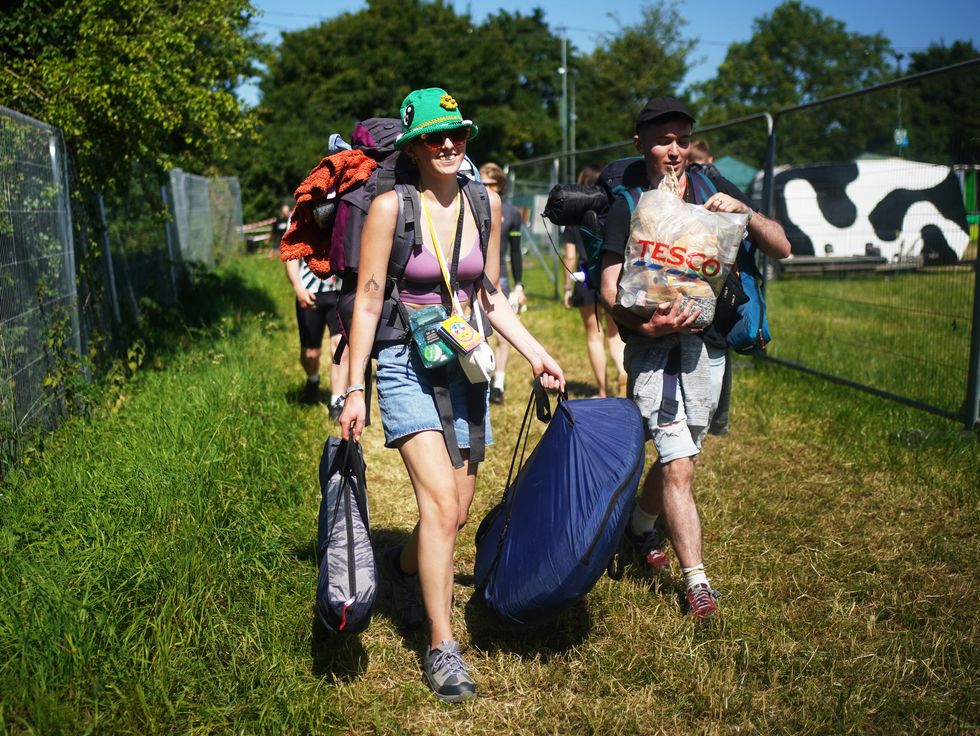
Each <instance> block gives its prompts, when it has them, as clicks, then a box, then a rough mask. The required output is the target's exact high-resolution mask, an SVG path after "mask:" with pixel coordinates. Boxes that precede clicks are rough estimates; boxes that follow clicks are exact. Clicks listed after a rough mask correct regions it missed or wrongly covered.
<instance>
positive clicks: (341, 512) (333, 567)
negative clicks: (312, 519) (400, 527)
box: [314, 437, 378, 634]
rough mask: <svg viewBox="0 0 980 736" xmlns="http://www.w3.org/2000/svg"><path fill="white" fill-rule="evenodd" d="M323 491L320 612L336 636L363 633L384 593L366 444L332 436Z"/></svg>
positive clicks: (324, 467)
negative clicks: (380, 585)
mask: <svg viewBox="0 0 980 736" xmlns="http://www.w3.org/2000/svg"><path fill="white" fill-rule="evenodd" d="M320 490H321V492H322V493H323V498H322V499H321V501H320V518H319V521H318V523H317V535H316V536H317V543H316V548H317V559H318V560H319V572H318V574H317V581H316V605H315V606H314V609H315V611H316V615H317V617H318V618H319V619H320V621H321V623H323V625H324V626H325V627H326V628H327V629H328V630H330V631H332V632H333V633H336V634H359V633H360V632H362V631H364V630H365V629H366V628H367V627H368V624H369V623H371V614H372V613H373V612H374V599H375V597H376V596H377V592H378V570H377V567H376V565H375V563H374V549H373V548H372V545H371V524H370V520H369V517H368V503H367V484H366V483H365V480H364V456H363V454H362V453H361V446H360V445H358V444H356V443H354V442H345V441H344V440H341V439H339V438H338V437H328V438H327V442H326V444H325V445H324V446H323V455H322V457H321V458H320Z"/></svg>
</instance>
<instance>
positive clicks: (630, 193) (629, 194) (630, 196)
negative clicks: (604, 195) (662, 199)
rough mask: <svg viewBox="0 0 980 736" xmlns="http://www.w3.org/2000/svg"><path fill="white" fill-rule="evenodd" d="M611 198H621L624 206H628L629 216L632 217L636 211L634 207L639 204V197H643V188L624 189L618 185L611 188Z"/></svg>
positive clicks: (624, 187)
mask: <svg viewBox="0 0 980 736" xmlns="http://www.w3.org/2000/svg"><path fill="white" fill-rule="evenodd" d="M612 192H613V196H622V197H623V198H624V199H625V200H626V204H628V205H629V208H630V214H631V215H632V214H633V212H634V211H636V205H637V204H639V202H640V197H642V196H643V187H626V186H623V185H622V184H619V185H617V186H615V187H613V190H612Z"/></svg>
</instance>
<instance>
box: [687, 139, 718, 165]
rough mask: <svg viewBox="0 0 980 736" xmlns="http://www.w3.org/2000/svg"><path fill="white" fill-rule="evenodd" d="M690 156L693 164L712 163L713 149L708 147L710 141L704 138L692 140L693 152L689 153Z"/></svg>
mask: <svg viewBox="0 0 980 736" xmlns="http://www.w3.org/2000/svg"><path fill="white" fill-rule="evenodd" d="M688 158H689V160H690V161H691V163H692V164H710V163H711V162H712V160H713V157H712V155H711V149H710V148H708V142H707V141H706V140H704V139H703V138H697V139H696V140H693V141H691V152H690V153H689V154H688Z"/></svg>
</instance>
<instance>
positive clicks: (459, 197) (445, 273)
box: [419, 190, 463, 314]
mask: <svg viewBox="0 0 980 736" xmlns="http://www.w3.org/2000/svg"><path fill="white" fill-rule="evenodd" d="M419 195H420V196H419V198H420V199H421V200H422V212H424V213H425V220H426V222H428V223H429V235H430V236H431V238H432V247H433V249H434V250H435V252H436V258H437V259H438V261H439V269H440V270H441V271H442V278H443V279H444V280H445V282H446V288H447V289H449V295H450V298H451V299H452V304H453V308H454V309H455V310H456V312H457V313H458V314H462V313H463V308H462V307H461V306H460V304H459V298H458V297H457V296H456V290H455V289H454V288H453V280H452V277H451V276H450V275H449V269H448V268H446V258H445V256H444V255H443V253H442V246H441V245H440V244H439V236H438V235H436V228H435V226H434V225H433V224H432V217H431V216H430V215H429V207H428V205H426V203H425V192H420V193H419ZM462 203H463V192H462V190H458V191H457V192H456V237H455V242H454V244H453V260H454V261H455V258H456V249H457V248H459V244H460V241H461V232H462V229H463V217H462V215H463V204H462Z"/></svg>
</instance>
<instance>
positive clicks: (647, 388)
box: [600, 97, 790, 622]
mask: <svg viewBox="0 0 980 736" xmlns="http://www.w3.org/2000/svg"><path fill="white" fill-rule="evenodd" d="M694 122H695V119H694V115H693V114H692V113H691V111H690V110H689V109H688V108H687V107H686V106H685V105H684V104H683V103H682V102H680V100H677V99H675V98H673V97H656V98H653V99H651V100H649V101H648V102H647V103H646V106H645V107H644V108H643V110H642V111H641V112H640V115H639V117H638V118H637V121H636V132H635V135H634V136H633V141H634V145H635V146H636V149H637V150H638V151H639V152H640V153H641V154H642V155H643V159H644V164H645V167H646V175H647V179H648V181H647V188H649V189H653V188H656V187H657V186H658V185H659V184H660V182H661V181H662V180H663V178H664V177H665V176H666V175H667V174H668V172H669V171H670V170H673V172H674V174H676V176H677V178H678V180H679V184H680V187H681V191H682V196H683V198H684V200H685V201H687V202H690V203H693V204H702V205H704V207H705V208H706V209H708V210H711V211H713V212H731V213H742V214H746V213H750V214H749V221H748V225H747V231H748V239H749V241H751V242H752V243H753V244H754V245H755V246H757V247H759V248H760V249H761V250H762V251H763V253H765V254H766V255H767V256H770V257H772V258H785V257H787V256H788V255H789V252H790V244H789V241H788V240H787V239H786V235H785V233H784V232H783V228H782V226H781V225H779V223H777V222H775V221H773V220H770V219H769V218H768V217H765V216H764V215H762V214H761V213H759V212H758V211H755V210H754V208H753V207H752V205H751V202H750V201H749V199H748V198H747V197H746V196H745V195H744V194H743V193H742V192H740V191H739V190H738V188H737V187H735V185H733V184H732V183H731V182H729V181H728V180H726V179H724V178H723V177H720V176H718V177H716V178H713V179H712V180H711V181H710V186H708V180H707V179H705V178H703V177H702V176H701V175H700V174H694V173H692V172H690V171H688V162H689V155H690V145H691V132H692V126H693V124H694ZM713 190H714V191H713ZM628 196H630V195H629V194H627V195H625V196H619V197H617V198H616V200H615V201H614V202H613V204H612V205H611V207H610V209H609V213H608V216H607V218H606V223H605V240H604V243H603V246H602V247H603V253H602V275H601V286H600V296H601V299H602V302H603V303H604V304H605V306H606V307H607V308H608V309H609V310H610V311H611V313H612V315H613V317H614V318H615V319H616V321H617V322H618V323H619V325H620V334H622V335H623V338H624V339H625V341H626V352H625V366H626V372H627V375H628V377H629V394H630V398H632V399H633V400H634V401H635V402H636V404H637V406H638V407H639V409H640V413H641V414H642V416H643V420H644V424H645V429H646V433H647V437H648V438H649V439H651V440H652V441H653V443H654V446H655V447H656V449H657V453H658V455H659V457H658V459H657V462H656V463H655V464H654V465H653V467H652V468H651V469H650V472H649V473H648V474H647V477H646V479H645V480H644V482H643V484H642V490H641V493H640V497H639V499H638V501H637V504H636V506H635V508H634V510H633V514H632V516H631V518H630V522H629V525H628V526H627V530H626V537H627V539H628V540H629V541H630V542H631V543H632V544H633V545H634V546H635V548H636V551H637V553H638V554H639V556H640V557H641V558H642V559H643V560H644V564H645V565H646V566H647V567H648V568H649V569H650V570H651V571H652V572H654V573H658V574H659V573H662V572H663V571H664V570H665V569H666V567H667V566H668V564H669V559H668V556H667V553H666V551H665V544H664V543H665V536H664V532H666V534H667V535H668V536H669V538H670V541H671V544H672V546H673V548H674V552H675V553H676V554H677V558H678V561H679V562H680V565H681V569H682V571H683V573H684V579H685V583H686V592H685V595H684V601H683V604H684V608H685V610H686V612H687V613H688V614H690V616H691V617H692V618H693V619H694V620H695V621H696V622H702V621H705V620H707V619H710V618H712V617H713V616H714V615H715V614H716V613H717V610H718V604H717V602H716V598H717V596H718V594H717V592H716V591H715V590H714V589H713V588H712V587H711V585H710V583H709V581H708V578H707V576H706V574H705V569H704V560H703V557H702V551H701V522H700V518H699V516H698V510H697V506H696V505H695V502H694V493H693V489H694V466H695V462H696V460H697V457H698V455H699V453H700V450H701V442H702V440H703V439H704V435H705V434H706V433H707V430H708V426H709V424H710V422H711V415H712V413H713V412H714V409H715V407H716V406H717V403H718V396H719V394H720V392H721V384H722V378H723V375H724V368H725V347H726V342H725V335H724V334H717V330H715V329H713V328H715V325H714V324H712V325H711V326H709V327H708V328H707V329H705V330H704V331H701V330H698V329H696V328H694V327H693V324H694V322H695V320H696V319H697V317H698V315H699V313H700V310H699V309H698V308H697V307H696V306H694V300H691V307H690V308H689V309H681V299H680V297H678V298H677V299H675V300H674V301H673V302H670V303H666V304H661V305H659V307H658V308H657V310H656V311H655V312H654V313H653V315H652V316H651V317H649V318H647V319H644V318H642V317H640V316H638V315H637V314H635V313H633V312H631V311H629V310H628V309H625V308H623V307H622V306H619V305H618V304H617V303H616V300H617V286H618V283H619V279H620V275H621V274H622V271H623V261H624V258H625V252H626V248H627V245H628V241H629V234H630V213H631V207H630V201H629V200H628V199H627V197H628ZM634 204H635V202H634Z"/></svg>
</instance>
